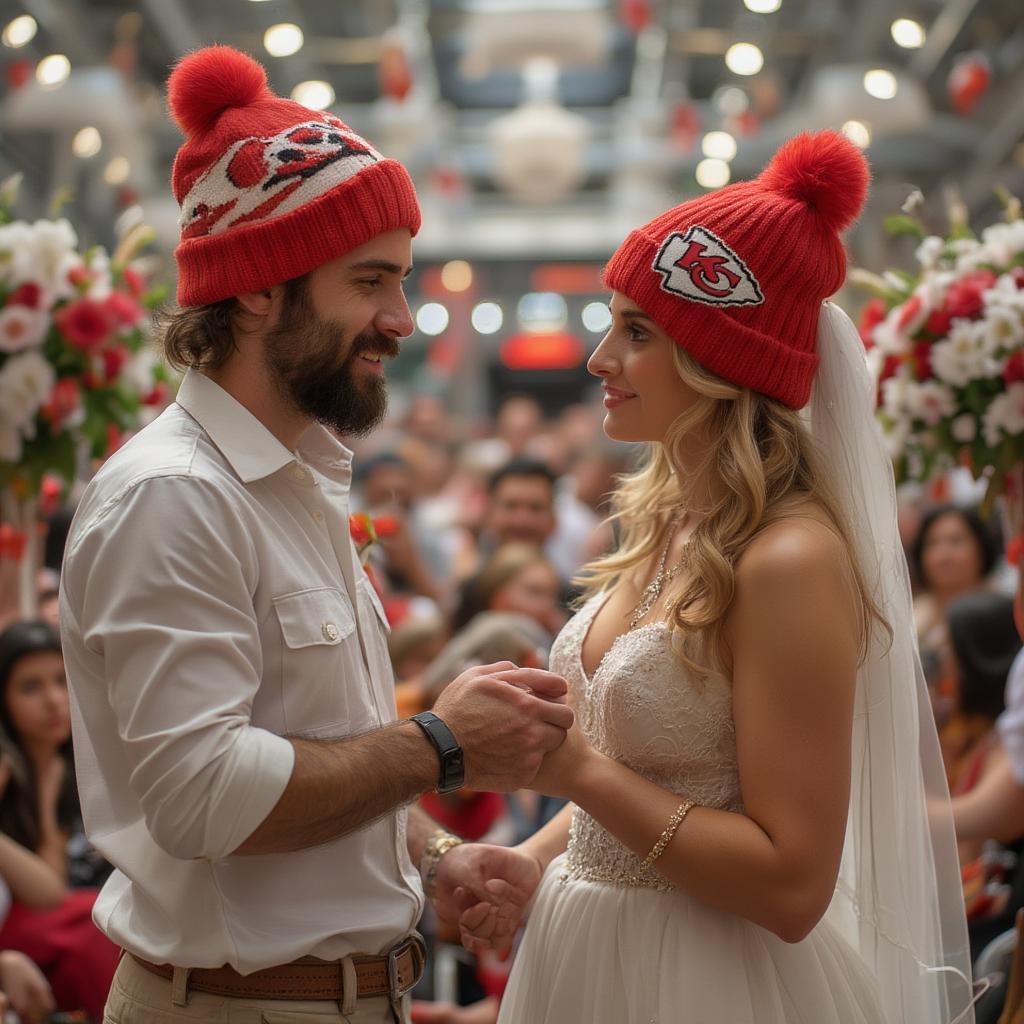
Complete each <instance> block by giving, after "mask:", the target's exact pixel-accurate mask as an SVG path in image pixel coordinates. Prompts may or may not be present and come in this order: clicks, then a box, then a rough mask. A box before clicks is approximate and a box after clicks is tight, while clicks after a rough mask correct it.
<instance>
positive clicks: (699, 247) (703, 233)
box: [652, 227, 764, 306]
mask: <svg viewBox="0 0 1024 1024" xmlns="http://www.w3.org/2000/svg"><path fill="white" fill-rule="evenodd" d="M652 269H653V270H657V271H658V272H659V273H661V275H662V282H661V287H662V288H663V289H664V290H665V291H667V292H671V293H672V294H673V295H680V296H682V297H683V298H684V299H691V300H692V301H694V302H703V303H705V304H706V305H708V306H758V305H760V304H761V303H762V302H764V296H763V295H762V294H761V287H760V285H759V284H758V283H757V278H756V277H754V275H753V274H752V273H751V272H750V271H749V270H748V269H747V265H746V264H745V263H744V262H743V260H741V259H740V258H739V256H737V255H736V253H734V252H733V251H732V249H730V248H729V246H727V245H726V244H725V242H723V241H722V240H721V239H720V238H719V237H718V236H717V235H715V234H712V232H710V231H708V229H707V228H702V227H692V228H689V229H688V230H687V232H686V234H683V235H681V234H679V232H678V231H674V232H673V233H672V234H671V235H669V236H668V238H666V239H665V241H664V242H663V243H662V245H661V249H660V250H659V251H658V255H657V258H656V259H655V261H654V266H653V267H652Z"/></svg>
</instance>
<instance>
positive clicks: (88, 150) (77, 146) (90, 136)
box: [71, 124, 103, 160]
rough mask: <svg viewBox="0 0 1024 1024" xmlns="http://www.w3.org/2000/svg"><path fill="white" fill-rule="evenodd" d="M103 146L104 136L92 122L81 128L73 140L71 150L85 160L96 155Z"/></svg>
mask: <svg viewBox="0 0 1024 1024" xmlns="http://www.w3.org/2000/svg"><path fill="white" fill-rule="evenodd" d="M102 148H103V137H102V136H101V135H100V132H99V129H98V128H94V127H93V126H92V125H91V124H90V125H86V126H85V127H84V128H79V130H78V131H77V132H76V133H75V137H74V139H72V140H71V152H72V153H74V154H75V156H80V157H82V158H83V159H84V160H88V159H89V157H93V156H95V155H96V154H97V153H98V152H99V151H100V150H101V149H102Z"/></svg>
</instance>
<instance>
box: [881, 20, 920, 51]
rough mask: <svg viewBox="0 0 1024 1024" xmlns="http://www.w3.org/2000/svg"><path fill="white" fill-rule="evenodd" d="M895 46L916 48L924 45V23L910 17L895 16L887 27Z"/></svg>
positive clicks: (909, 48)
mask: <svg viewBox="0 0 1024 1024" xmlns="http://www.w3.org/2000/svg"><path fill="white" fill-rule="evenodd" d="M889 31H890V32H892V38H893V39H894V40H895V42H896V45H897V46H902V47H903V48H904V49H905V50H918V49H920V48H921V47H922V46H924V25H922V24H921V23H920V22H919V21H914V20H913V19H911V18H897V19H896V20H895V21H894V22H893V23H892V25H891V26H890V28H889Z"/></svg>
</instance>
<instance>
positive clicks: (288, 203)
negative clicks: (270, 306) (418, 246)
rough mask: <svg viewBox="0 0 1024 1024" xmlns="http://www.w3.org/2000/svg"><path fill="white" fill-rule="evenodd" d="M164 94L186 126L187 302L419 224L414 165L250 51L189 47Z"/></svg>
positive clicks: (287, 273)
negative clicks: (386, 153)
mask: <svg viewBox="0 0 1024 1024" xmlns="http://www.w3.org/2000/svg"><path fill="white" fill-rule="evenodd" d="M167 103H168V106H169V107H170V110H171V114H172V116H173V117H174V119H175V121H177V123H178V125H179V127H180V128H181V130H182V132H183V133H184V134H185V136H186V139H185V142H184V144H183V145H182V147H181V149H179V150H178V155H177V157H176V158H175V160H174V170H173V171H172V173H171V183H172V187H173V189H174V197H175V199H177V200H178V203H179V204H180V206H181V221H180V223H181V241H180V243H179V244H178V247H177V249H176V250H175V253H174V255H175V257H176V259H177V261H178V273H179V276H178V303H179V304H180V305H182V306H201V305H204V304H206V303H208V302H216V301H218V300H219V299H226V298H229V297H230V296H232V295H241V294H243V293H244V292H255V291H262V290H263V289H265V288H269V287H270V286H271V285H273V284H277V283H279V282H281V281H287V280H289V279H291V278H293V277H299V276H301V275H302V274H305V273H308V272H309V271H310V270H313V269H314V268H315V267H318V266H320V265H321V264H323V263H329V262H330V261H331V260H334V259H337V257H339V256H341V255H343V254H344V253H346V252H349V251H350V250H352V249H355V248H357V247H358V246H360V245H362V244H363V243H364V242H368V241H369V240H370V239H371V238H373V237H375V236H376V235H379V234H382V233H383V232H385V231H393V230H395V229H396V228H408V229H409V230H410V231H411V232H412V234H414V235H415V234H416V232H417V231H418V230H419V226H420V208H419V204H418V203H417V201H416V191H415V189H414V188H413V184H412V179H411V178H410V177H409V173H408V171H406V169H405V168H404V167H403V166H402V165H401V164H400V163H398V162H397V161H396V160H386V159H384V158H383V157H382V156H381V155H380V153H378V152H377V151H376V150H375V149H374V148H373V147H372V146H371V145H370V144H369V143H368V142H367V141H366V140H365V139H362V138H360V137H359V136H358V135H356V133H355V132H353V131H352V129H351V128H349V127H348V125H346V124H345V123H344V122H343V121H341V120H339V119H338V118H337V117H335V116H334V115H333V114H328V113H325V112H321V111H314V110H309V109H308V108H306V107H304V106H302V105H301V104H299V103H295V102H294V101H293V100H286V99H282V98H280V97H279V96H275V95H274V93H273V92H271V91H270V88H269V86H268V85H267V75H266V72H265V71H264V70H263V67H262V66H261V65H260V64H258V63H257V62H256V61H254V60H253V59H252V58H251V57H248V56H246V54H244V53H240V52H239V51H238V50H234V49H232V48H231V47H230V46H211V47H208V48H207V49H205V50H198V51H197V52H196V53H192V54H189V55H188V56H187V57H185V58H184V59H183V60H182V61H181V62H180V63H179V64H178V66H177V67H176V68H175V69H174V71H173V72H172V73H171V77H170V79H169V81H168V83H167Z"/></svg>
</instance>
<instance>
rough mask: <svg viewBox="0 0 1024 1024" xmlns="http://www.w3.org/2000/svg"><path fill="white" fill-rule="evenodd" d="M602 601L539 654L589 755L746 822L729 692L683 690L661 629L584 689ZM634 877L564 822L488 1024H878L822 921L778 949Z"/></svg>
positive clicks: (660, 883) (842, 948) (604, 842)
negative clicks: (547, 660)
mask: <svg viewBox="0 0 1024 1024" xmlns="http://www.w3.org/2000/svg"><path fill="white" fill-rule="evenodd" d="M600 602H601V598H600V597H595V598H592V599H591V600H590V601H589V602H587V604H586V605H584V607H583V608H582V609H581V610H580V612H579V614H577V615H576V616H575V617H574V618H573V619H572V620H570V622H569V623H568V624H567V625H566V627H565V628H564V629H563V630H562V633H561V634H560V635H559V637H558V639H557V640H556V641H555V645H554V647H553V648H552V651H551V669H552V671H554V672H558V673H560V674H562V675H564V676H565V677H566V679H568V680H569V685H570V690H571V694H572V702H573V706H574V708H575V710H576V712H577V715H578V717H579V721H580V724H581V727H582V728H583V731H584V733H585V735H586V736H587V738H588V740H589V741H590V742H591V743H592V744H593V745H594V746H595V747H597V748H598V749H599V750H601V751H602V752H603V753H605V754H607V755H609V756H611V757H614V758H615V759H616V760H618V761H621V762H622V763H624V764H627V765H629V767H630V768H632V769H633V770H634V771H636V772H638V773H639V774H641V775H643V776H645V777H646V778H648V779H650V780H652V781H653V782H656V783H658V785H660V786H663V787H664V788H665V789H668V790H671V791H673V792H675V793H678V794H679V796H680V797H682V798H686V799H689V800H693V801H695V802H696V803H697V804H700V805H703V806H706V807H717V808H721V809H723V810H727V811H736V812H742V810H743V806H742V802H741V797H740V785H739V773H738V768H737V761H736V740H735V732H734V727H733V720H732V695H731V690H730V685H729V682H728V680H726V679H724V678H720V677H717V678H715V677H713V678H711V679H709V680H708V681H706V682H704V683H700V684H695V683H693V682H691V681H688V680H687V678H686V675H685V672H684V670H683V668H682V666H681V664H680V662H679V661H678V660H677V659H676V658H675V656H674V655H673V654H672V651H671V649H670V642H671V634H670V632H669V630H668V628H667V627H666V626H665V625H664V624H663V623H657V622H655V623H650V624H648V625H646V626H641V627H640V628H639V629H636V630H634V631H633V632H631V633H627V634H625V635H623V636H621V637H619V639H618V640H617V641H616V642H615V643H614V644H613V645H612V647H611V649H610V650H609V651H608V652H607V654H606V655H605V657H604V659H603V660H602V662H601V664H600V665H599V666H598V669H597V671H596V672H595V673H594V676H593V678H592V679H587V677H586V674H585V672H584V671H583V666H582V662H581V659H580V648H581V646H582V643H583V638H584V637H585V635H586V631H587V629H588V628H589V626H590V622H591V620H592V619H593V617H594V615H595V614H596V611H597V609H598V607H599V606H600ZM684 828H685V824H684ZM639 870H640V860H639V858H637V857H636V856H635V855H634V854H633V853H632V852H631V851H630V850H629V849H627V848H626V847H625V846H623V845H622V844H621V843H620V842H619V841H618V840H617V839H615V837H614V836H612V835H611V834H610V833H608V832H607V831H606V830H605V829H604V828H602V827H601V826H600V825H599V824H598V823H597V822H596V821H594V819H593V818H591V817H590V816H589V815H587V814H585V813H583V812H582V811H581V810H580V809H579V808H576V809H575V810H574V814H573V821H572V829H571V832H570V837H569V846H568V849H567V851H566V853H565V854H563V855H562V856H560V857H558V858H556V859H555V860H554V861H553V862H552V864H551V866H550V867H549V868H548V870H547V873H546V874H545V876H544V879H543V880H542V882H541V886H540V889H539V891H538V894H537V899H536V902H535V904H534V906H533V909H532V911H531V914H530V919H529V923H528V925H527V928H526V935H525V937H524V939H523V942H522V945H521V946H520V948H519V951H518V953H517V956H516V961H515V965H514V967H513V970H512V975H511V978H510V980H509V985H508V989H507V991H506V993H505V996H504V999H503V1000H502V1004H501V1014H500V1016H499V1018H498V1024H883V1017H882V1013H881V1011H880V1009H879V1004H878V999H877V996H876V994H875V993H876V985H875V982H874V980H873V978H872V976H871V973H870V971H869V970H868V968H867V966H866V965H865V963H864V961H863V960H862V959H861V957H860V956H859V954H857V953H856V952H855V951H854V950H853V948H852V947H851V946H850V945H849V944H848V943H847V942H846V940H845V939H843V938H842V936H840V935H839V934H838V932H836V931H835V929H834V928H833V927H832V926H831V925H830V924H829V923H828V922H827V921H822V922H821V923H820V924H819V925H818V926H817V927H816V928H815V929H814V931H813V932H811V934H810V935H809V936H808V937H807V938H806V939H804V940H803V941H802V942H799V943H795V944H789V943H786V942H783V941H782V940H781V939H779V938H778V937H776V936H775V935H774V934H772V933H771V932H769V931H767V930H765V929H764V928H761V927H759V926H758V925H756V924H753V923H752V922H750V921H747V920H746V919H744V918H742V917H738V916H736V915H733V914H728V913H725V912H723V911H720V910H716V909H714V908H713V907H711V906H710V905H708V904H706V903H704V902H702V901H701V900H700V899H698V898H697V897H695V896H690V895H688V894H687V893H684V892H681V891H680V890H678V889H675V888H673V887H672V886H671V885H669V883H667V882H666V881H665V880H664V879H663V878H662V877H661V876H660V875H658V874H656V873H654V872H651V871H645V872H643V873H642V874H641V875H640V877H639V880H637V879H636V878H635V877H634V876H635V875H636V874H637V872H638V871H639ZM884 1024H890V1022H884ZM892 1024H894V1022H892ZM901 1024H902V1022H901Z"/></svg>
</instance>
